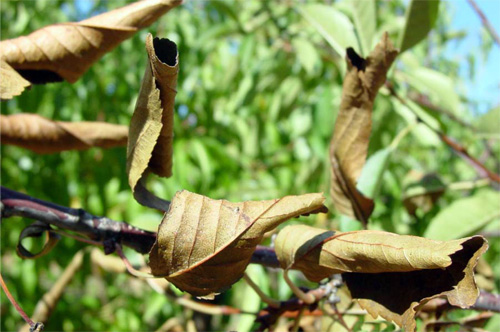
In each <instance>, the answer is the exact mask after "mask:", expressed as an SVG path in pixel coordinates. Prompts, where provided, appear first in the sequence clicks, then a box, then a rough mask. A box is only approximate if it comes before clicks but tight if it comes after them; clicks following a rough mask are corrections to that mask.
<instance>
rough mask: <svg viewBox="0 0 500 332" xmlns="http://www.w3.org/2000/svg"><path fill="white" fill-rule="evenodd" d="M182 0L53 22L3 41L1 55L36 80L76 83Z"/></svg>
mask: <svg viewBox="0 0 500 332" xmlns="http://www.w3.org/2000/svg"><path fill="white" fill-rule="evenodd" d="M180 3H181V0H144V1H139V2H136V3H133V4H130V5H127V6H124V7H122V8H119V9H115V10H113V11H110V12H107V13H103V14H100V15H97V16H95V17H92V18H89V19H86V20H83V21H80V22H77V23H75V22H68V23H59V24H53V25H49V26H46V27H44V28H42V29H39V30H37V31H35V32H33V33H31V34H30V35H28V36H22V37H18V38H14V39H9V40H5V41H2V42H0V59H1V60H3V61H5V62H6V63H8V64H9V65H10V66H12V67H13V68H14V69H15V70H17V71H18V72H19V73H20V74H21V75H22V76H23V77H24V78H26V79H27V80H28V81H30V82H31V83H33V84H43V83H49V82H58V81H62V80H63V79H64V80H66V81H68V82H70V83H74V82H76V81H77V80H78V78H79V77H80V76H81V75H83V73H85V71H86V70H87V69H88V68H89V67H90V66H91V65H92V64H93V63H94V62H95V61H97V60H98V59H100V58H101V57H102V56H103V55H104V54H105V53H107V52H109V51H111V50H112V49H113V48H115V47H116V46H117V45H118V44H120V43H121V42H122V41H124V40H125V39H127V38H129V37H131V36H132V35H133V34H134V33H135V32H136V31H138V30H139V29H142V28H145V27H147V26H149V25H150V24H152V23H153V22H154V21H155V20H157V19H158V18H159V17H160V16H162V15H163V14H165V13H166V12H168V11H169V10H170V9H172V8H173V7H176V6H178V5H179V4H180Z"/></svg>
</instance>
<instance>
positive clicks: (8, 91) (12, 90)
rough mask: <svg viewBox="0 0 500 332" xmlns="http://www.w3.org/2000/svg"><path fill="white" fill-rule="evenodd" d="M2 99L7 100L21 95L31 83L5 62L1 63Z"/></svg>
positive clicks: (0, 88)
mask: <svg viewBox="0 0 500 332" xmlns="http://www.w3.org/2000/svg"><path fill="white" fill-rule="evenodd" d="M0 77H1V78H2V79H1V80H0V99H2V100H7V99H11V98H13V97H14V96H18V95H20V94H21V93H22V92H23V91H24V89H25V88H27V87H28V86H30V82H28V81H27V80H25V79H24V78H23V77H22V76H21V75H19V73H18V72H17V71H15V70H14V69H13V68H12V67H11V66H9V65H8V64H7V63H6V62H5V61H3V60H2V61H0Z"/></svg>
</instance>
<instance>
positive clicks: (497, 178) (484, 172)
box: [386, 84, 500, 183]
mask: <svg viewBox="0 0 500 332" xmlns="http://www.w3.org/2000/svg"><path fill="white" fill-rule="evenodd" d="M386 86H387V88H388V89H389V91H390V93H391V95H392V96H393V97H394V98H396V99H397V100H398V101H399V102H400V103H402V104H403V105H405V106H407V107H408V108H409V109H410V110H411V111H412V112H413V109H412V107H411V105H409V104H408V103H407V102H406V100H404V99H403V98H401V96H400V95H399V94H398V93H397V92H396V90H395V89H394V87H393V85H392V84H386ZM417 118H418V119H419V120H420V121H422V119H420V118H419V117H418V116H417ZM422 123H423V124H424V125H426V126H427V127H428V128H429V129H430V130H432V131H434V132H435V133H436V134H437V135H438V136H439V138H440V139H441V141H443V142H444V143H446V145H448V146H449V147H450V148H451V149H453V151H455V152H456V153H457V154H458V155H459V156H460V157H462V158H463V159H465V160H466V161H468V162H469V163H470V164H471V165H472V166H473V167H474V168H476V170H478V172H479V173H480V175H481V176H487V177H489V178H490V179H491V180H492V181H494V182H497V183H500V175H498V174H496V173H493V172H492V171H490V170H489V169H487V168H486V166H484V164H483V163H481V162H480V161H479V160H477V159H476V158H474V157H473V156H471V155H470V154H469V152H468V151H467V149H466V148H465V147H464V146H462V145H460V144H459V143H457V142H455V141H454V140H453V139H452V138H450V137H449V136H447V135H445V134H444V133H443V132H441V131H440V130H437V129H435V128H433V127H432V126H431V125H429V124H428V123H426V122H425V121H422Z"/></svg>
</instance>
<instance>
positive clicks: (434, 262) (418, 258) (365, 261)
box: [275, 225, 488, 331]
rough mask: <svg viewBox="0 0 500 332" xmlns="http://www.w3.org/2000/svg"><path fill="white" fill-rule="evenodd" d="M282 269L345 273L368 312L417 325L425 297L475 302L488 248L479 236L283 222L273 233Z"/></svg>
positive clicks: (320, 275) (315, 276) (316, 277)
mask: <svg viewBox="0 0 500 332" xmlns="http://www.w3.org/2000/svg"><path fill="white" fill-rule="evenodd" d="M275 244H276V247H275V250H276V254H277V255H278V259H279V260H280V263H281V265H282V267H283V268H284V269H298V270H300V271H302V272H303V273H304V275H305V276H306V277H307V278H308V279H309V280H311V281H316V282H317V281H320V280H321V279H324V278H326V277H329V276H330V275H332V274H334V273H343V278H344V281H345V282H346V285H347V287H348V289H349V291H350V292H351V295H352V297H353V298H355V299H359V303H360V305H361V306H362V307H363V308H365V309H366V310H367V311H368V312H369V313H370V314H371V315H372V316H374V317H376V316H378V315H380V316H382V317H383V318H384V319H387V320H391V321H394V322H395V323H396V324H398V325H399V326H403V327H404V328H405V330H407V331H413V330H414V329H415V314H416V311H417V310H419V308H420V307H421V306H423V305H424V304H425V303H426V302H427V301H429V300H431V299H433V298H436V297H442V296H445V297H447V299H448V301H449V302H450V303H451V304H452V305H456V306H460V307H462V308H465V307H469V306H471V305H473V304H474V303H475V301H476V299H477V297H478V295H479V291H478V289H477V287H476V284H475V280H474V274H473V270H474V267H475V265H476V263H477V260H478V259H479V257H480V256H481V255H482V254H483V253H484V252H485V251H486V250H487V247H488V245H487V242H486V240H485V239H484V238H483V237H481V236H474V237H469V238H465V239H459V240H453V241H433V240H429V239H425V238H421V237H416V236H409V235H397V234H393V233H388V232H381V231H355V232H346V233H340V232H337V233H335V232H333V231H325V230H321V229H317V228H313V227H309V226H305V225H298V226H288V227H285V228H284V229H283V230H282V231H281V232H280V233H279V234H278V237H277V238H276V242H275Z"/></svg>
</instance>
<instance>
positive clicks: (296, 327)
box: [291, 307, 306, 332]
mask: <svg viewBox="0 0 500 332" xmlns="http://www.w3.org/2000/svg"><path fill="white" fill-rule="evenodd" d="M305 310H306V307H302V308H300V310H299V313H298V314H297V317H295V321H294V322H293V327H292V329H291V332H297V331H298V330H299V327H300V319H301V318H302V316H303V315H304V311H305Z"/></svg>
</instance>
